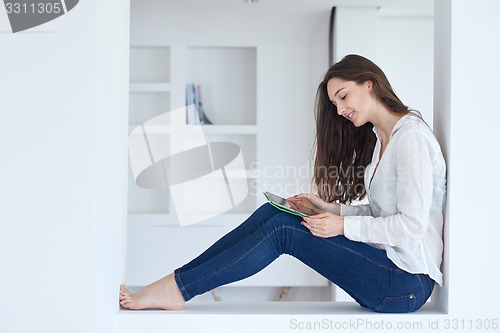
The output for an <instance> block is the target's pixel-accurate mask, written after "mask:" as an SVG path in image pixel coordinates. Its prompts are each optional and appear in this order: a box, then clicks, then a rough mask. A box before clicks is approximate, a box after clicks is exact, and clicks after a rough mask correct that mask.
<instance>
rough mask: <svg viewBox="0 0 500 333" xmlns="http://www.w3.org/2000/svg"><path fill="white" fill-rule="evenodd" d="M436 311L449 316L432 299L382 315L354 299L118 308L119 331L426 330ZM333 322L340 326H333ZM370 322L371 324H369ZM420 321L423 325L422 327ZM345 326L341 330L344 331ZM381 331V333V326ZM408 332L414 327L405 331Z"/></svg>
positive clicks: (118, 332) (221, 332) (151, 332)
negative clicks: (400, 325)
mask: <svg viewBox="0 0 500 333" xmlns="http://www.w3.org/2000/svg"><path fill="white" fill-rule="evenodd" d="M436 315H445V313H444V312H443V311H441V310H440V309H438V308H437V307H436V306H434V305H433V304H431V303H427V304H425V305H424V306H423V307H422V308H421V309H420V310H418V311H416V312H413V313H409V314H381V313H376V312H373V311H371V310H369V309H366V308H363V307H361V306H359V305H357V304H356V303H352V302H345V303H343V302H283V303H281V302H254V303H251V302H244V303H243V302H242V303H239V302H238V303H237V302H220V303H201V302H200V303H192V304H190V303H187V304H186V308H185V309H184V310H182V311H161V310H141V311H130V310H120V311H119V312H118V314H117V317H116V318H117V321H116V324H117V327H116V328H117V329H116V332H117V333H129V332H148V333H156V332H158V333H159V332H162V333H164V332H203V333H208V332H217V333H223V332H231V333H234V332H238V333H239V332H273V333H274V332H293V331H301V329H299V328H300V326H301V325H302V330H306V331H313V329H312V328H309V329H307V327H305V326H307V325H320V326H321V328H320V330H324V331H336V332H337V331H344V329H345V331H346V332H347V331H351V332H352V331H353V325H354V327H355V328H356V330H357V329H359V330H360V331H362V329H370V328H371V329H373V325H379V326H380V325H384V323H385V325H386V326H387V325H391V330H394V329H395V327H396V326H395V325H397V323H403V324H407V325H410V324H412V325H414V326H416V329H415V331H419V330H420V331H421V330H422V329H426V328H428V327H427V325H428V323H429V321H430V320H433V319H432V318H435V317H436ZM332 325H333V326H335V325H340V326H342V327H341V329H340V330H339V329H338V328H339V327H332ZM368 325H372V327H370V326H368ZM419 325H421V326H422V327H419ZM342 328H343V329H342ZM377 331H381V329H380V327H379V328H378V329H377ZM405 331H411V330H408V329H405Z"/></svg>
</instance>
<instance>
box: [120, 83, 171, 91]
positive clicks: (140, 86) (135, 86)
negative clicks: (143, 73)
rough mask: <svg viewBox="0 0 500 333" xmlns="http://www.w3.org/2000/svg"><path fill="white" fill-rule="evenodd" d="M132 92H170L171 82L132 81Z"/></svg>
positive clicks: (130, 87) (130, 88)
mask: <svg viewBox="0 0 500 333" xmlns="http://www.w3.org/2000/svg"><path fill="white" fill-rule="evenodd" d="M129 90H130V92H170V91H171V90H172V85H171V84H170V82H131V83H130V86H129Z"/></svg>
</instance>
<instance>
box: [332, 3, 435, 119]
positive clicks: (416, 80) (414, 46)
mask: <svg viewBox="0 0 500 333" xmlns="http://www.w3.org/2000/svg"><path fill="white" fill-rule="evenodd" d="M427 6H428V4H427V3H426V2H425V3H423V4H422V6H418V5H415V6H414V7H409V8H398V7H395V6H382V7H375V6H373V7H346V6H339V7H337V10H336V20H335V59H336V60H340V59H341V58H342V57H343V56H345V55H347V54H352V53H355V54H360V55H362V56H365V57H367V58H369V59H371V60H372V61H374V62H375V63H376V64H377V65H378V66H379V67H380V68H381V69H382V70H383V71H384V73H385V74H386V75H387V78H388V79H389V82H391V85H392V87H393V88H394V90H395V92H396V94H397V95H398V96H399V98H400V99H401V100H402V101H403V103H405V104H406V105H408V106H409V107H411V108H413V109H416V110H419V111H420V112H421V113H422V115H423V117H424V119H425V120H426V121H427V123H428V124H429V125H430V126H431V127H432V121H433V116H432V109H433V76H434V72H433V70H434V43H433V41H434V17H433V13H432V12H429V10H428V9H427ZM353 22H355V23H353Z"/></svg>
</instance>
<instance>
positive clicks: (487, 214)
mask: <svg viewBox="0 0 500 333" xmlns="http://www.w3.org/2000/svg"><path fill="white" fill-rule="evenodd" d="M499 10H500V2H498V1H495V0H479V1H475V2H474V5H473V6H472V5H471V3H470V1H466V0H453V1H451V0H445V1H436V63H435V64H436V81H435V83H436V90H435V106H436V108H435V118H434V122H435V131H436V134H437V135H438V138H439V139H440V140H441V144H442V145H443V150H444V153H445V156H446V160H447V163H448V207H447V218H446V223H445V228H446V234H447V237H446V238H445V247H446V255H445V258H446V262H445V275H444V277H445V288H444V289H443V290H442V292H443V293H445V294H446V295H447V296H448V307H447V308H446V310H447V311H448V313H449V315H450V317H453V318H458V319H459V320H460V319H465V320H468V319H469V318H479V319H480V320H485V319H493V318H496V319H497V320H498V299H499V298H500V291H499V289H498V288H497V287H496V286H497V283H498V282H497V280H498V275H499V273H500V269H499V266H498V249H497V243H498V240H497V239H498V235H499V234H500V225H499V223H498V218H497V215H498V214H495V211H496V209H495V207H497V206H498V187H499V186H500V177H499V173H498V171H497V170H496V165H497V163H498V162H497V160H498V158H497V156H496V155H498V148H497V147H496V145H497V144H498V142H500V131H499V130H498V125H497V124H498V123H499V120H500V116H499V114H498V110H497V108H496V104H497V103H496V96H497V95H498V92H499V91H500V84H499V83H498V77H499V76H500V65H499V63H498V59H500V45H499V44H498V42H497V40H498V39H496V38H492V36H497V35H498V18H497V15H496V13H498V11H499ZM479 323H480V322H474V323H473V324H474V325H476V324H479ZM474 328H476V331H477V330H478V327H476V326H473V327H472V329H471V328H470V327H469V329H468V331H473V330H474ZM497 329H498V328H497Z"/></svg>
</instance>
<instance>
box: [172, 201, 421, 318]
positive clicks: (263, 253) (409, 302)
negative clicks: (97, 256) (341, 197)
mask: <svg viewBox="0 0 500 333" xmlns="http://www.w3.org/2000/svg"><path fill="white" fill-rule="evenodd" d="M300 221H301V218H300V217H297V216H294V215H290V214H287V213H282V212H280V211H278V210H276V209H275V208H274V207H270V205H264V206H263V207H261V209H259V210H258V211H256V213H255V214H253V215H252V217H251V218H249V219H248V220H247V221H246V222H245V223H244V224H243V225H242V226H241V227H238V228H236V229H235V230H234V231H233V232H231V233H230V234H228V235H227V236H225V237H224V238H223V239H221V241H219V242H217V243H216V244H215V245H214V247H213V248H211V249H209V250H207V252H206V253H204V255H202V256H200V257H198V258H197V259H195V261H193V262H191V263H189V264H188V265H186V266H184V267H183V268H182V269H178V270H176V271H175V278H176V281H177V284H178V286H179V289H180V290H181V293H182V295H183V296H184V299H185V300H186V301H187V300H189V299H191V298H192V297H194V296H196V295H199V294H202V293H204V292H206V291H209V290H211V289H213V288H216V287H218V286H221V285H224V284H227V283H230V282H234V281H238V280H241V279H243V278H246V277H248V276H251V275H253V274H255V273H257V272H258V271H260V270H261V269H263V268H264V267H266V266H267V265H269V264H270V263H271V262H272V261H274V260H275V259H276V258H277V257H278V256H280V255H281V254H285V253H286V254H289V255H292V256H294V257H296V258H297V259H299V260H300V261H302V262H304V263H305V264H306V265H308V266H309V267H311V268H312V269H314V270H316V271H317V272H318V273H320V274H322V275H323V276H324V277H326V278H327V279H329V280H330V281H332V282H334V283H335V284H337V285H339V286H340V287H341V288H343V289H344V290H345V291H347V292H348V293H349V294H350V295H351V296H352V297H353V298H354V299H355V300H357V301H358V302H359V303H360V304H362V305H363V306H366V307H369V308H371V309H373V310H375V311H379V312H411V311H414V310H416V309H417V308H418V307H420V306H421V305H422V304H423V302H425V299H427V298H428V295H426V294H427V292H425V290H424V288H422V283H420V281H421V280H420V279H416V277H417V276H418V275H414V274H410V273H407V272H405V271H403V270H401V269H399V268H398V267H396V266H395V265H394V264H393V263H392V262H391V261H390V260H389V259H388V258H387V256H386V253H385V251H383V250H380V249H377V248H374V247H372V246H370V245H367V244H364V243H359V242H354V241H351V240H348V239H347V238H345V237H344V236H337V237H332V238H319V237H315V236H313V235H312V234H311V233H310V232H309V230H308V229H307V228H305V227H304V226H302V225H301V224H300ZM186 267H187V268H188V269H186ZM422 290H424V292H420V291H422ZM428 294H429V295H430V293H428ZM417 297H418V299H417Z"/></svg>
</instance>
